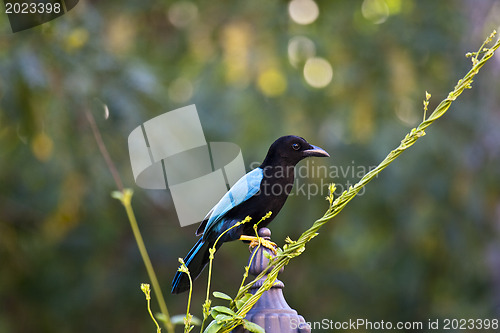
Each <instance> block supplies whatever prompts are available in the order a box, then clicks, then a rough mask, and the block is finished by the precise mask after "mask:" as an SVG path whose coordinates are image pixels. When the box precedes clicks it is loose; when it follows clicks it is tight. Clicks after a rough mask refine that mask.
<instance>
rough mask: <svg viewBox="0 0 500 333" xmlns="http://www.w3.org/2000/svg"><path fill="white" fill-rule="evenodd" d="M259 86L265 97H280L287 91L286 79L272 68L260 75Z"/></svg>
mask: <svg viewBox="0 0 500 333" xmlns="http://www.w3.org/2000/svg"><path fill="white" fill-rule="evenodd" d="M257 85H258V87H259V89H260V91H262V93H264V94H265V95H267V96H270V97H273V96H278V95H281V94H283V93H284V92H285V90H286V79H285V77H284V76H283V74H282V73H281V72H280V71H278V70H277V69H274V68H271V69H267V70H265V71H263V72H262V73H261V74H260V75H259V77H258V79H257Z"/></svg>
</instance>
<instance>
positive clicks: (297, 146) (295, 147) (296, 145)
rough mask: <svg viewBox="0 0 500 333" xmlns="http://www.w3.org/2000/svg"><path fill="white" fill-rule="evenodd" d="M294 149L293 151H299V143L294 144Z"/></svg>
mask: <svg viewBox="0 0 500 333" xmlns="http://www.w3.org/2000/svg"><path fill="white" fill-rule="evenodd" d="M292 148H293V150H299V149H300V145H299V144H298V143H292Z"/></svg>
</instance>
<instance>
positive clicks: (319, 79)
mask: <svg viewBox="0 0 500 333" xmlns="http://www.w3.org/2000/svg"><path fill="white" fill-rule="evenodd" d="M304 78H305V79H306V82H307V83H308V84H309V85H310V86H312V87H314V88H323V87H326V86H327V85H328V84H329V83H330V82H331V81H332V78H333V69H332V65H330V63H329V62H328V61H327V60H325V59H323V58H310V59H308V60H307V62H306V64H305V66H304Z"/></svg>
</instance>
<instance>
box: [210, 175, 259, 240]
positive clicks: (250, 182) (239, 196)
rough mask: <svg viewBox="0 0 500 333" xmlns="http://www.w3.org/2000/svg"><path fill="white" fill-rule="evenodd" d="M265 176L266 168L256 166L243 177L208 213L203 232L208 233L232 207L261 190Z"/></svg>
mask: <svg viewBox="0 0 500 333" xmlns="http://www.w3.org/2000/svg"><path fill="white" fill-rule="evenodd" d="M263 178H264V170H262V169H261V168H256V169H254V170H252V171H250V172H249V173H247V174H246V175H245V176H243V177H241V178H240V179H239V180H238V181H237V182H236V184H234V185H233V186H232V187H231V189H230V190H229V191H228V192H227V193H226V194H225V195H224V196H223V197H222V199H220V201H219V202H218V203H217V205H215V207H214V208H212V210H211V211H210V212H209V213H208V214H207V216H206V217H205V219H208V222H207V225H206V226H205V230H204V231H203V233H204V234H207V231H209V230H210V229H212V228H214V226H216V225H217V224H218V222H219V221H221V220H222V219H223V218H224V215H225V214H226V213H227V212H228V211H229V210H230V209H232V208H234V207H236V206H238V205H240V204H241V203H243V202H245V201H247V200H248V199H250V198H251V197H252V196H254V195H255V194H256V193H257V192H259V189H260V183H261V182H262V179H263Z"/></svg>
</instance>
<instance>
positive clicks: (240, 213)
mask: <svg viewBox="0 0 500 333" xmlns="http://www.w3.org/2000/svg"><path fill="white" fill-rule="evenodd" d="M312 156H316V157H329V156H330V155H329V154H328V153H327V152H326V151H325V150H323V149H322V148H320V147H317V146H314V145H312V144H310V143H308V142H307V141H306V140H305V139H304V138H302V137H299V136H295V135H287V136H282V137H280V138H278V139H277V140H276V141H274V143H273V144H271V146H270V147H269V150H268V152H267V155H266V157H265V158H264V161H263V162H262V164H261V165H260V166H259V167H257V168H255V169H253V170H252V171H250V172H248V173H247V174H246V175H244V176H243V177H241V178H240V179H239V180H238V181H237V182H236V183H235V184H234V185H233V186H232V187H231V188H230V189H229V191H228V192H226V194H225V195H224V196H223V197H222V199H220V201H219V202H218V203H217V204H216V205H215V206H214V207H213V208H212V209H211V210H210V212H208V214H207V216H206V217H205V218H204V219H203V221H202V222H201V224H200V226H199V227H198V229H197V230H196V235H197V236H201V237H200V238H199V239H198V241H197V242H196V244H195V245H194V246H193V248H192V249H191V250H190V251H189V253H188V254H187V255H186V257H185V258H184V264H185V265H186V266H187V268H188V270H189V274H190V276H191V278H192V279H193V280H195V279H196V278H197V277H198V276H199V275H200V273H201V272H202V271H203V269H204V268H205V266H206V265H207V263H208V262H209V256H210V252H209V249H210V248H212V247H213V246H214V245H215V248H216V251H217V250H218V249H219V248H220V247H221V245H222V244H223V243H225V242H230V241H235V240H243V241H252V242H253V243H255V241H256V240H257V244H258V242H259V241H258V239H257V237H256V236H254V235H255V230H254V229H253V226H254V225H255V224H256V223H259V225H258V227H259V228H263V227H266V226H267V225H268V224H269V223H270V222H271V221H272V220H273V219H274V218H275V217H276V215H277V214H278V213H279V212H280V210H281V208H282V207H283V205H284V204H285V201H286V199H287V198H288V195H289V194H290V193H291V191H292V188H293V183H294V171H295V165H296V164H297V163H298V162H300V161H301V160H302V159H304V158H307V157H312ZM269 212H271V213H270V216H269ZM266 215H267V216H266ZM248 217H249V218H250V220H249V218H248ZM263 218H265V219H263ZM245 219H246V220H245ZM241 221H245V223H243V224H239V225H237V224H238V222H241ZM247 221H248V222H247ZM235 225H236V226H235ZM261 243H262V240H261ZM272 245H275V244H274V243H272ZM267 247H269V244H267ZM189 289H190V282H189V277H188V275H187V274H186V273H185V272H183V271H181V268H179V269H178V270H177V272H176V274H175V276H174V279H173V281H172V291H171V292H172V294H179V293H182V292H185V291H187V290H189Z"/></svg>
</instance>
